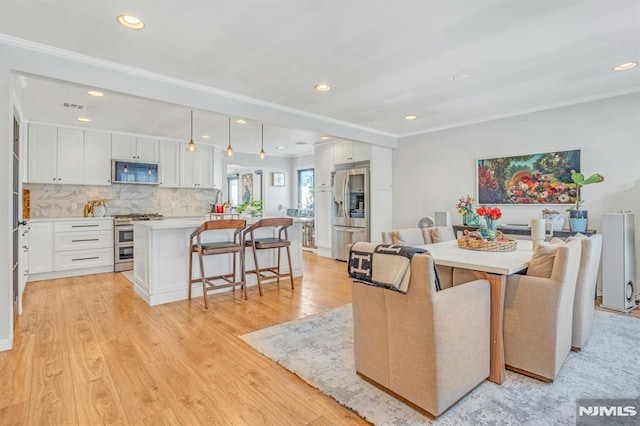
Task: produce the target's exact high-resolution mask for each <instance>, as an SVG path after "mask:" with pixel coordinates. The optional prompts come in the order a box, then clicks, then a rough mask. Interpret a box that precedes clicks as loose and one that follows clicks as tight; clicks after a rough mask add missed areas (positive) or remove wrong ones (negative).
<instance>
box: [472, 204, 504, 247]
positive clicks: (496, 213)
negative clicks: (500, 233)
mask: <svg viewBox="0 0 640 426" xmlns="http://www.w3.org/2000/svg"><path fill="white" fill-rule="evenodd" d="M476 213H477V214H478V216H482V217H483V218H484V221H485V227H484V228H480V229H479V230H478V232H480V234H481V235H482V236H483V237H485V238H487V239H490V240H495V239H496V220H498V219H500V218H501V217H502V210H500V209H499V208H498V207H487V206H481V207H478V208H477V209H476Z"/></svg>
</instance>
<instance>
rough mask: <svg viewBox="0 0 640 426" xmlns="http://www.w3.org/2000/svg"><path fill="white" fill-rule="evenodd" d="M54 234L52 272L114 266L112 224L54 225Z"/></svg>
mask: <svg viewBox="0 0 640 426" xmlns="http://www.w3.org/2000/svg"><path fill="white" fill-rule="evenodd" d="M54 231H55V232H54V244H53V245H54V262H53V264H54V270H55V271H66V270H74V269H84V268H95V267H98V266H113V221H111V220H91V219H85V220H79V221H65V222H56V223H55V224H54Z"/></svg>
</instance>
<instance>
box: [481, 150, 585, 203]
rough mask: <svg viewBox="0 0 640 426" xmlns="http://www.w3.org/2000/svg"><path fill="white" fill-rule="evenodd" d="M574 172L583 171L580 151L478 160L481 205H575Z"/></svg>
mask: <svg viewBox="0 0 640 426" xmlns="http://www.w3.org/2000/svg"><path fill="white" fill-rule="evenodd" d="M571 170H575V171H577V172H579V171H580V150H579V149H576V150H571V151H557V152H547V153H540V154H528V155H517V156H512V157H499V158H488V159H483V160H478V168H477V181H478V198H477V199H478V203H480V204H572V203H575V202H576V195H577V194H576V191H575V189H572V188H570V187H569V186H568V185H567V184H568V183H569V184H570V183H572V180H571Z"/></svg>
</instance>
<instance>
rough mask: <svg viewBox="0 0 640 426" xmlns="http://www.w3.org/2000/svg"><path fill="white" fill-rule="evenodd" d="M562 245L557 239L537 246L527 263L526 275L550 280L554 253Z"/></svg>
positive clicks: (554, 257)
mask: <svg viewBox="0 0 640 426" xmlns="http://www.w3.org/2000/svg"><path fill="white" fill-rule="evenodd" d="M562 244H563V241H562V240H561V239H559V238H553V239H552V240H551V241H549V242H548V243H545V242H542V243H540V244H538V247H536V249H535V250H534V252H533V256H531V260H530V261H529V268H528V269H527V275H528V276H531V277H540V278H551V273H552V272H553V263H554V262H555V259H556V252H557V251H558V247H560V246H561V245H562Z"/></svg>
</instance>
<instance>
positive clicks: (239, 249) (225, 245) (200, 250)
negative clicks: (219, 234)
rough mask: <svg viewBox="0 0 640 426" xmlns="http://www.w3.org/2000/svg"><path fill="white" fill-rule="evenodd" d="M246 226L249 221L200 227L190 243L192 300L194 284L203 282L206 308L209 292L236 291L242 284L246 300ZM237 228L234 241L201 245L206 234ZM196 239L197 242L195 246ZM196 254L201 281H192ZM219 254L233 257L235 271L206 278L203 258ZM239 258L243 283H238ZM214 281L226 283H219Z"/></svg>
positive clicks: (217, 222) (213, 222)
mask: <svg viewBox="0 0 640 426" xmlns="http://www.w3.org/2000/svg"><path fill="white" fill-rule="evenodd" d="M246 226H247V221H246V220H238V219H236V220H210V221H207V222H205V223H203V224H202V225H200V226H199V227H198V229H196V230H195V231H193V233H192V234H191V237H190V241H189V244H190V246H189V299H191V287H192V286H193V284H194V283H197V282H201V283H202V293H203V294H202V296H203V297H204V307H205V309H208V308H209V306H208V305H207V291H210V290H216V289H219V288H227V287H233V289H234V290H235V288H236V286H237V285H240V286H241V288H242V289H243V290H244V298H245V299H246V298H247V285H246V282H247V280H246V275H245V272H244V244H243V234H242V230H243V229H244V228H245V227H246ZM225 229H226V230H231V229H234V230H235V231H234V233H233V241H228V240H226V241H214V242H204V243H203V242H202V235H203V234H204V233H205V232H207V231H221V230H225ZM194 239H195V240H196V241H195V243H194ZM193 253H197V254H198V260H199V262H200V278H198V279H194V278H193ZM217 254H233V272H231V273H229V274H220V275H213V276H209V277H207V276H206V274H205V272H204V256H211V255H217ZM238 254H239V255H240V280H236V255H238ZM214 281H223V282H222V283H220V284H216V283H215V282H214Z"/></svg>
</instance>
